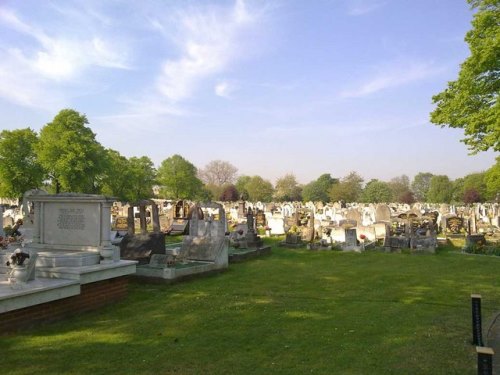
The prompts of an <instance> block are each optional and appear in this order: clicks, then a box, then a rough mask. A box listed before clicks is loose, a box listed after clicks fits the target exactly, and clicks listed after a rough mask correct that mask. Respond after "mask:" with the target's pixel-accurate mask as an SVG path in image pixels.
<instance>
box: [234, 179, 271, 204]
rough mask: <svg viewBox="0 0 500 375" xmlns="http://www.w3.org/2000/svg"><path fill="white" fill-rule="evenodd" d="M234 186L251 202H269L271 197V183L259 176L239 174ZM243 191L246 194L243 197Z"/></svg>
mask: <svg viewBox="0 0 500 375" xmlns="http://www.w3.org/2000/svg"><path fill="white" fill-rule="evenodd" d="M236 188H237V189H238V191H239V192H240V194H242V193H243V197H244V199H248V200H251V201H253V202H257V201H262V202H271V201H272V199H273V193H274V188H273V184H271V182H269V181H268V180H264V179H263V178H262V177H260V176H252V177H250V176H241V177H240V178H238V181H237V182H236ZM245 193H246V194H247V195H248V197H247V198H245V195H244V194H245Z"/></svg>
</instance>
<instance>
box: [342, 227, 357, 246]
mask: <svg viewBox="0 0 500 375" xmlns="http://www.w3.org/2000/svg"><path fill="white" fill-rule="evenodd" d="M345 245H346V247H347V248H354V247H357V246H358V236H357V232H356V229H355V228H351V229H346V230H345Z"/></svg>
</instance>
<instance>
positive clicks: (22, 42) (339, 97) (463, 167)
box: [0, 0, 498, 183]
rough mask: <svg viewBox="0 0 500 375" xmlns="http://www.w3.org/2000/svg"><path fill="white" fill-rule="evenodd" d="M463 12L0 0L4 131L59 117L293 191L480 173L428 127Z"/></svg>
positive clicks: (149, 151)
mask: <svg viewBox="0 0 500 375" xmlns="http://www.w3.org/2000/svg"><path fill="white" fill-rule="evenodd" d="M472 16H473V12H472V11H471V9H470V7H469V5H468V4H467V2H466V1H465V0H439V1H436V0H418V1H415V0H310V1H304V0H269V1H263V0H262V1H261V0H247V1H244V0H227V1H226V0H221V1H208V0H192V1H188V0H157V1H153V0H143V1H136V0H130V1H127V0H107V1H101V0H82V1H73V0H60V1H56V0H53V1H50V0H44V1H39V0H24V1H14V0H0V117H1V120H0V129H20V128H26V127H30V128H31V129H34V130H35V131H39V130H40V129H41V128H42V127H43V126H44V125H45V124H47V123H48V122H50V121H51V120H52V119H53V118H54V117H55V116H56V115H57V113H58V112H59V111H60V110H61V109H64V108H72V109H74V110H76V111H78V112H80V113H82V114H85V115H86V116H87V118H88V120H89V124H88V126H89V127H90V128H91V129H92V130H93V132H94V133H95V134H96V138H97V140H98V141H99V142H100V143H101V144H102V145H103V146H104V147H106V148H111V149H114V150H117V151H119V152H120V153H121V154H122V155H124V156H126V157H132V156H137V157H140V156H148V157H150V158H151V160H152V161H153V162H154V164H155V166H159V165H160V163H161V162H162V161H163V160H164V159H166V158H168V157H170V156H172V155H174V154H180V155H182V156H183V157H184V158H186V159H187V160H189V161H190V162H191V163H193V164H194V165H195V166H197V167H198V168H203V167H204V166H205V165H206V164H208V163H209V162H210V161H212V160H224V161H228V162H230V163H231V164H233V165H234V166H236V167H237V168H238V173H239V174H240V175H259V176H262V177H264V178H266V179H268V180H270V181H271V182H273V183H275V182H276V179H278V178H279V177H282V176H284V175H285V174H288V173H293V174H294V175H295V176H296V178H297V180H298V181H299V182H300V183H308V182H310V181H312V180H315V179H316V178H318V177H319V176H320V175H321V174H323V173H330V174H331V175H332V176H333V177H336V178H342V177H344V176H346V175H347V174H348V173H349V172H350V171H356V172H357V173H358V174H359V175H361V176H362V177H363V178H364V179H365V181H369V180H370V179H373V178H377V179H380V180H384V181H389V180H390V179H391V178H394V177H397V176H401V175H403V174H406V175H408V176H409V177H410V178H413V176H414V175H415V174H417V173H419V172H431V173H433V174H444V175H447V176H449V177H450V178H451V179H455V178H458V177H463V176H465V175H467V174H469V173H473V172H480V171H484V170H486V169H488V168H490V167H491V166H492V165H493V164H494V162H495V157H496V156H498V154H495V153H493V152H486V153H484V152H483V153H480V154H478V155H475V156H471V155H469V151H468V149H467V148H466V146H465V145H464V144H463V143H462V142H460V139H462V138H463V130H461V129H450V128H441V127H439V126H436V125H433V124H431V123H430V122H429V117H430V116H429V113H430V112H431V111H432V110H433V108H434V106H433V104H432V96H433V95H435V94H437V93H439V92H441V91H442V90H444V89H445V88H446V85H447V82H448V81H451V80H454V79H456V78H457V74H458V71H459V68H460V64H461V63H462V62H463V61H464V59H465V58H466V57H467V56H468V55H469V49H468V46H467V44H466V43H465V42H464V36H465V34H466V32H467V31H468V30H469V29H470V28H471V24H470V22H471V20H472Z"/></svg>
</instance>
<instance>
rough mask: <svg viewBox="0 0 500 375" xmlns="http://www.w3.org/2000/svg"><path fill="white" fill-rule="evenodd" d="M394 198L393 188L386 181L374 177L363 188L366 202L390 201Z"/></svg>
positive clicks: (363, 198) (363, 196) (363, 197)
mask: <svg viewBox="0 0 500 375" xmlns="http://www.w3.org/2000/svg"><path fill="white" fill-rule="evenodd" d="M391 199H392V190H391V188H390V187H389V184H388V183H387V182H384V181H379V180H377V179H373V180H371V181H370V182H368V183H367V184H366V186H365V188H364V189H363V193H362V200H363V202H366V203H382V202H386V203H389V202H390V201H391Z"/></svg>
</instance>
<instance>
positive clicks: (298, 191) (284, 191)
mask: <svg viewBox="0 0 500 375" xmlns="http://www.w3.org/2000/svg"><path fill="white" fill-rule="evenodd" d="M274 199H275V200H277V201H278V202H285V201H300V200H302V188H301V187H300V185H299V183H298V182H297V179H296V178H295V175H294V174H292V173H288V174H286V175H284V176H283V177H280V178H278V180H277V181H276V185H275V187H274Z"/></svg>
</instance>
